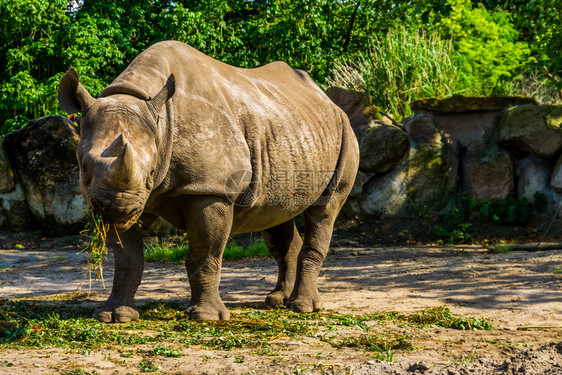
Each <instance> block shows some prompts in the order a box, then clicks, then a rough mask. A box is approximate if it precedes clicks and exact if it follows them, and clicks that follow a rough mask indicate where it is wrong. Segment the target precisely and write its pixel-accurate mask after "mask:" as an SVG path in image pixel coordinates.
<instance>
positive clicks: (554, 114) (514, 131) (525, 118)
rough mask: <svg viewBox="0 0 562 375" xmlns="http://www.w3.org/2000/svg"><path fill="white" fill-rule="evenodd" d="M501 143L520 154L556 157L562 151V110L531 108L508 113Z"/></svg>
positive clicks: (550, 106)
mask: <svg viewBox="0 0 562 375" xmlns="http://www.w3.org/2000/svg"><path fill="white" fill-rule="evenodd" d="M498 141H499V142H500V143H501V144H503V145H505V146H506V147H508V148H510V149H513V150H514V151H515V152H518V153H520V154H524V153H530V154H533V155H537V156H539V157H543V158H551V157H554V156H556V155H557V154H558V153H559V152H560V151H561V150H562V106H555V105H532V104H528V105H522V106H519V107H515V108H513V109H511V110H509V111H507V113H506V115H505V116H504V118H503V121H502V124H501V130H500V133H499V137H498Z"/></svg>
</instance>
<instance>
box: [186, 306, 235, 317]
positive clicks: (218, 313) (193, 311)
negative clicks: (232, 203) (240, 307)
mask: <svg viewBox="0 0 562 375" xmlns="http://www.w3.org/2000/svg"><path fill="white" fill-rule="evenodd" d="M220 305H221V306H220V307H218V308H217V307H216V306H215V305H211V304H198V305H193V306H189V307H188V308H187V310H186V312H187V314H188V315H189V319H191V320H228V319H230V311H228V309H227V308H226V307H225V306H224V304H223V303H222V302H221V303H220Z"/></svg>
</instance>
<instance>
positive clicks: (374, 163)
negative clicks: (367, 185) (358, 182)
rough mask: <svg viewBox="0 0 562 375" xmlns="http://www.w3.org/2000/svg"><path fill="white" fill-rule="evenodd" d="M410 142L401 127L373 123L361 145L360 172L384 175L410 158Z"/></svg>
mask: <svg viewBox="0 0 562 375" xmlns="http://www.w3.org/2000/svg"><path fill="white" fill-rule="evenodd" d="M409 150H410V140H409V138H408V135H407V134H406V133H405V132H404V131H403V130H402V129H400V128H399V127H397V126H394V125H388V124H384V123H380V122H371V123H370V124H369V127H368V128H367V130H366V131H365V133H364V135H363V138H362V139H361V141H360V143H359V153H360V161H359V170H360V171H362V172H366V173H384V172H388V171H389V170H391V169H392V168H394V167H396V166H397V165H398V164H400V162H401V161H402V160H404V159H405V158H406V157H407V156H408V152H409Z"/></svg>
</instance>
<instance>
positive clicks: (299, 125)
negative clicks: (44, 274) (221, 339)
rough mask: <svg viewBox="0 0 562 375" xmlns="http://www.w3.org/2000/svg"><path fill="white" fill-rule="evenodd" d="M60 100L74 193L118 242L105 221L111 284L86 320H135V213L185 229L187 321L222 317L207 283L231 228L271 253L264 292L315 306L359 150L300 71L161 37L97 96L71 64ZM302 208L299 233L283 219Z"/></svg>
mask: <svg viewBox="0 0 562 375" xmlns="http://www.w3.org/2000/svg"><path fill="white" fill-rule="evenodd" d="M59 103H60V106H61V107H62V108H63V109H64V110H65V111H67V112H68V113H76V112H82V115H83V116H82V119H81V125H80V136H81V140H80V143H79V145H78V149H77V158H78V162H79V164H80V168H81V173H80V184H81V187H82V191H83V194H84V197H85V198H86V200H87V201H88V202H91V203H92V204H93V205H94V207H97V209H99V210H100V211H101V213H102V215H103V217H104V219H105V221H106V222H107V223H110V224H111V225H113V226H114V228H115V229H116V230H117V231H118V232H119V237H120V239H121V242H122V245H123V246H121V245H120V243H119V241H118V239H117V236H116V235H115V234H114V233H115V231H113V230H111V231H110V233H111V234H110V235H109V237H108V239H107V245H108V247H110V248H112V249H113V251H114V254H115V276H114V280H113V288H112V292H111V295H110V297H109V299H108V300H107V302H105V304H104V305H103V306H102V307H100V308H99V309H97V310H96V311H95V312H94V318H96V319H98V320H100V321H103V322H128V321H131V320H134V319H137V318H138V312H137V311H136V307H135V302H134V295H135V292H136V290H137V288H138V286H139V284H140V282H141V277H142V272H143V239H142V227H141V225H142V226H149V225H151V223H152V222H153V221H154V219H155V218H157V217H158V216H161V217H163V218H164V219H166V220H167V221H169V222H170V223H172V224H173V225H174V226H176V227H178V228H179V229H181V230H184V231H185V232H186V233H187V236H188V239H189V245H190V250H189V254H188V256H187V260H186V268H187V272H188V276H189V282H190V286H191V300H190V302H189V307H188V313H189V316H190V318H191V319H204V320H218V319H228V318H229V312H228V310H227V309H226V307H225V306H224V304H223V302H222V300H221V299H220V297H219V292H218V287H219V279H220V269H221V259H222V252H223V250H224V247H225V245H226V243H227V240H228V238H229V235H230V234H231V233H243V232H253V231H262V234H263V238H264V239H265V242H266V244H267V246H268V249H269V251H270V253H271V254H272V255H273V256H274V258H275V259H276V261H277V263H278V265H279V276H278V282H277V285H276V286H275V289H274V290H273V291H272V292H271V293H270V294H269V295H268V297H267V300H266V303H268V304H269V305H283V304H285V305H287V306H290V307H291V308H292V309H294V310H296V311H302V312H310V311H315V310H318V309H319V308H320V298H319V295H318V288H317V278H318V274H319V271H320V267H321V266H322V263H323V261H324V258H325V256H326V253H327V251H328V246H329V244H330V238H331V235H332V230H333V224H334V220H335V219H336V216H337V214H338V212H339V210H340V208H341V206H342V205H343V203H344V202H345V199H346V198H347V195H348V193H349V191H350V190H351V188H352V186H353V182H354V180H355V175H356V172H357V167H358V161H359V156H358V146H357V141H356V139H355V136H354V135H353V131H352V129H351V127H350V125H349V121H348V119H347V117H346V115H345V114H344V113H343V112H342V111H341V110H340V109H339V108H338V107H337V106H336V105H334V104H333V103H332V102H331V101H330V99H328V97H326V96H325V95H324V93H323V92H322V91H321V90H320V89H319V88H318V86H316V84H315V83H314V82H313V81H312V80H311V79H310V77H309V76H308V75H307V74H306V73H304V72H301V71H298V70H294V69H291V68H290V67H288V66H287V65H286V64H284V63H280V62H276V63H272V64H269V65H266V66H263V67H261V68H258V69H240V68H235V67H232V66H228V65H226V64H223V63H221V62H219V61H216V60H214V59H212V58H210V57H208V56H205V55H204V54H202V53H200V52H198V51H197V50H195V49H193V48H191V47H189V46H187V45H185V44H182V43H179V42H174V41H166V42H161V43H157V44H155V45H153V46H152V47H150V48H148V49H147V50H146V51H145V52H143V53H141V54H140V55H139V56H138V57H137V58H136V59H135V60H133V62H132V63H131V64H130V65H129V67H128V68H127V69H126V70H125V71H124V72H123V73H122V74H121V75H119V77H117V79H115V81H114V82H113V83H112V84H111V85H110V86H109V87H107V88H106V89H105V90H104V91H103V92H102V93H101V94H100V96H99V98H98V99H94V98H92V97H91V96H90V94H89V93H88V92H87V91H86V90H85V89H84V87H83V86H82V85H81V84H80V82H79V79H78V74H77V73H76V71H74V70H73V69H70V70H69V71H68V72H67V73H66V74H65V75H64V77H63V78H62V80H61V82H60V86H59ZM310 176H313V177H312V178H313V180H310ZM326 176H327V178H326ZM301 212H304V220H305V234H304V240H301V238H300V236H299V234H298V232H297V230H296V228H295V224H294V222H293V218H294V217H295V216H296V215H298V214H299V213H301ZM140 223H142V224H140Z"/></svg>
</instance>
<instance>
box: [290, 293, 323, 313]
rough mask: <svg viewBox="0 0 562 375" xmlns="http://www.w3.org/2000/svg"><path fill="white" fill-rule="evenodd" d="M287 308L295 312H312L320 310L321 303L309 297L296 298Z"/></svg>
mask: <svg viewBox="0 0 562 375" xmlns="http://www.w3.org/2000/svg"><path fill="white" fill-rule="evenodd" d="M288 307H289V308H290V309H291V310H293V311H296V312H303V313H307V312H313V311H320V310H321V309H322V302H321V301H320V300H319V299H317V298H311V297H297V298H295V299H294V300H291V301H289V303H288Z"/></svg>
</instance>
